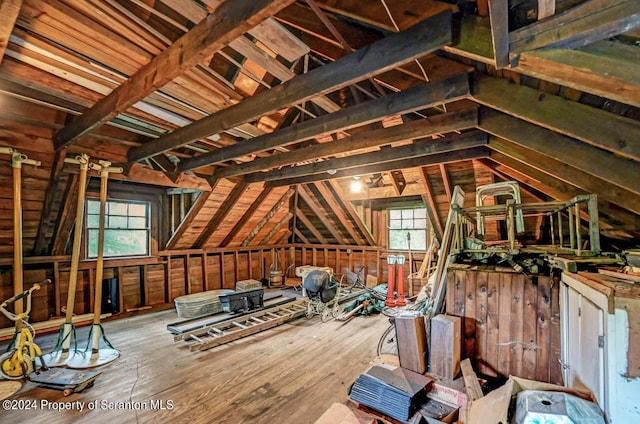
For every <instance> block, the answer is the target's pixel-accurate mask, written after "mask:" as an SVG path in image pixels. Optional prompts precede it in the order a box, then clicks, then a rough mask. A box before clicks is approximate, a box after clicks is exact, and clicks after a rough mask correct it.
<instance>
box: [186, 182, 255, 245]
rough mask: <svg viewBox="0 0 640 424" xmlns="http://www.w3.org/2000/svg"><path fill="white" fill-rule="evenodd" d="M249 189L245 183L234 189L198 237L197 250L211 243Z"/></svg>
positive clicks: (237, 185)
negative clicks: (216, 232) (220, 226)
mask: <svg viewBox="0 0 640 424" xmlns="http://www.w3.org/2000/svg"><path fill="white" fill-rule="evenodd" d="M248 188H249V184H247V183H246V182H244V181H241V182H239V183H238V184H236V185H235V187H233V189H232V190H231V193H229V195H228V196H227V198H226V199H224V202H222V204H221V205H220V207H219V208H218V210H217V211H216V213H215V214H213V216H212V217H211V219H210V220H209V223H208V224H207V225H206V226H205V227H204V230H203V231H202V233H201V234H200V236H198V239H197V240H196V242H195V248H196V249H202V248H204V247H205V246H206V245H207V243H209V239H211V236H212V235H213V233H215V231H216V230H217V229H218V226H219V225H220V224H221V223H222V222H223V221H224V220H225V218H226V217H227V215H229V212H231V210H232V209H233V208H234V207H235V206H236V203H238V200H240V198H241V197H242V195H243V194H244V193H245V192H246V191H247V189H248Z"/></svg>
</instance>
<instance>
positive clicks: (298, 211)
mask: <svg viewBox="0 0 640 424" xmlns="http://www.w3.org/2000/svg"><path fill="white" fill-rule="evenodd" d="M296 218H297V220H298V222H299V223H302V225H304V226H305V227H306V228H307V230H309V232H310V233H311V234H312V235H313V236H314V237H315V238H316V240H318V241H319V242H320V243H321V244H328V242H327V239H325V238H324V236H323V235H322V234H321V233H320V231H318V229H317V228H316V227H315V225H313V223H312V222H311V220H310V219H309V218H308V217H307V216H306V215H305V214H304V212H303V211H302V210H301V209H300V208H298V209H296Z"/></svg>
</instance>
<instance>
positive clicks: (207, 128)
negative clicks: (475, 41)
mask: <svg viewBox="0 0 640 424" xmlns="http://www.w3.org/2000/svg"><path fill="white" fill-rule="evenodd" d="M232 3H233V4H235V2H232ZM225 4H226V3H225ZM450 42H451V13H450V12H445V13H441V14H440V15H437V16H435V17H433V18H430V19H427V20H425V21H424V22H421V23H420V24H418V25H416V26H414V27H412V28H410V29H408V30H407V31H403V32H401V33H398V34H394V35H391V36H389V37H387V38H384V39H382V40H380V41H378V42H376V43H374V44H372V45H371V46H369V47H368V48H366V49H363V50H361V51H357V52H354V53H352V54H350V55H348V56H345V57H343V58H342V59H339V60H337V61H335V62H333V63H329V64H327V65H325V66H322V67H320V68H317V69H314V70H313V71H311V72H309V73H307V74H304V75H300V76H298V77H296V78H294V79H292V80H290V81H287V82H284V83H282V84H280V85H278V86H276V87H273V88H272V89H270V90H267V91H264V92H262V93H258V94H256V95H254V96H252V97H250V98H248V99H246V100H244V101H242V102H240V103H238V104H237V105H234V106H231V107H229V108H227V109H223V110H221V111H219V112H217V113H215V114H213V115H210V116H208V117H206V118H203V119H200V120H199V121H196V122H194V123H192V124H190V125H187V126H185V127H182V128H179V129H177V130H175V131H173V132H171V133H169V134H167V135H165V136H162V137H160V138H158V139H157V140H153V141H149V142H147V143H145V144H143V145H142V146H139V147H136V148H133V149H131V150H130V152H129V161H131V162H136V161H139V160H142V159H145V158H148V157H151V156H154V155H157V154H160V153H163V152H165V151H168V150H171V149H174V148H176V147H180V146H183V145H185V144H188V143H190V142H192V141H193V140H197V139H199V138H202V137H206V136H208V135H211V134H216V133H218V132H220V131H223V130H225V129H228V128H232V127H234V126H236V125H239V124H242V123H245V122H247V121H249V120H251V119H254V118H257V117H260V116H263V115H266V114H268V113H272V112H274V111H276V110H279V109H282V108H283V107H287V106H291V105H294V104H297V103H300V102H302V101H304V100H308V99H310V98H312V97H316V96H318V95H320V94H326V93H328V92H330V91H333V90H336V89H339V88H341V87H345V86H347V85H349V84H351V83H354V82H356V81H360V80H362V79H364V78H367V77H369V76H371V75H374V74H376V73H380V72H384V71H385V70H388V69H391V68H393V67H395V66H398V65H400V64H402V63H405V62H407V61H410V60H413V59H415V58H417V57H420V56H423V55H426V54H427V53H429V52H432V51H434V50H436V49H438V48H440V47H442V46H443V45H445V44H448V43H450Z"/></svg>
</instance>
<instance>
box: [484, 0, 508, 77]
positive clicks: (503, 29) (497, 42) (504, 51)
mask: <svg viewBox="0 0 640 424" xmlns="http://www.w3.org/2000/svg"><path fill="white" fill-rule="evenodd" d="M489 20H490V22H491V41H492V43H493V52H494V54H493V55H494V60H495V66H496V68H497V69H502V68H505V67H507V66H509V5H508V2H507V0H492V1H490V2H489Z"/></svg>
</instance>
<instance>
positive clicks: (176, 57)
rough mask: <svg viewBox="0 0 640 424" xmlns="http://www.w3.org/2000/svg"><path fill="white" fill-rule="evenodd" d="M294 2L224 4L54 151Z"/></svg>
mask: <svg viewBox="0 0 640 424" xmlns="http://www.w3.org/2000/svg"><path fill="white" fill-rule="evenodd" d="M293 2H294V0H236V1H233V2H225V3H223V4H222V5H220V7H218V8H217V9H216V10H215V12H213V13H212V14H210V15H208V16H207V17H206V18H204V19H203V20H202V21H200V22H199V23H198V24H197V25H196V26H195V27H193V28H192V29H191V30H190V31H189V32H187V33H186V34H185V35H183V36H182V37H180V38H179V39H178V40H177V41H176V42H175V43H173V44H172V45H171V46H169V47H168V48H167V49H166V50H164V51H163V52H162V53H160V54H159V55H157V56H156V57H154V58H153V59H151V61H150V62H149V63H147V64H146V65H145V66H143V67H142V68H140V70H139V71H138V72H136V73H135V74H134V75H133V76H132V77H131V78H129V79H128V80H127V81H126V82H125V83H123V84H122V85H120V86H119V87H118V88H116V89H115V90H113V91H112V92H111V93H109V95H107V96H105V97H103V98H102V99H100V101H98V103H96V104H95V105H94V106H92V107H91V108H90V109H89V110H88V111H86V112H85V113H83V114H82V115H81V116H80V117H78V118H76V119H74V120H73V122H71V124H69V125H67V126H66V127H64V128H63V129H61V130H60V131H58V132H57V133H56V134H55V136H54V145H55V148H56V149H57V150H59V149H62V148H63V147H66V146H68V145H69V144H70V143H72V142H73V141H74V140H75V139H76V138H78V137H80V136H82V135H83V134H86V133H87V132H89V131H91V130H92V129H93V128H96V127H98V126H100V125H102V124H104V123H105V122H107V121H109V120H110V119H112V118H113V117H115V116H116V115H118V114H119V113H122V112H125V111H126V110H127V109H128V108H129V107H131V106H133V105H135V104H136V103H137V102H138V101H140V100H142V99H144V98H145V97H147V96H148V95H149V94H151V93H153V92H154V91H156V90H158V89H159V88H161V87H163V86H164V85H165V84H167V83H168V82H170V81H172V80H173V79H174V78H175V77H177V76H178V75H180V74H182V73H183V72H184V71H186V70H188V69H190V68H192V67H193V66H194V65H196V64H197V63H200V62H202V61H203V60H204V59H206V58H207V57H209V56H211V55H212V54H213V53H215V52H216V51H218V50H220V49H222V48H223V47H224V46H226V45H227V44H229V42H231V41H232V40H234V39H235V38H238V37H239V36H241V35H242V34H244V33H245V32H247V31H248V30H250V29H251V28H253V27H255V26H256V25H258V24H259V23H260V22H262V21H264V20H265V19H267V18H268V17H270V16H271V15H273V14H275V13H276V12H278V11H279V10H281V9H282V8H284V7H286V6H288V5H289V4H291V3H293ZM207 135H209V134H207ZM197 138H200V137H197ZM167 150H169V149H167Z"/></svg>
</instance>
